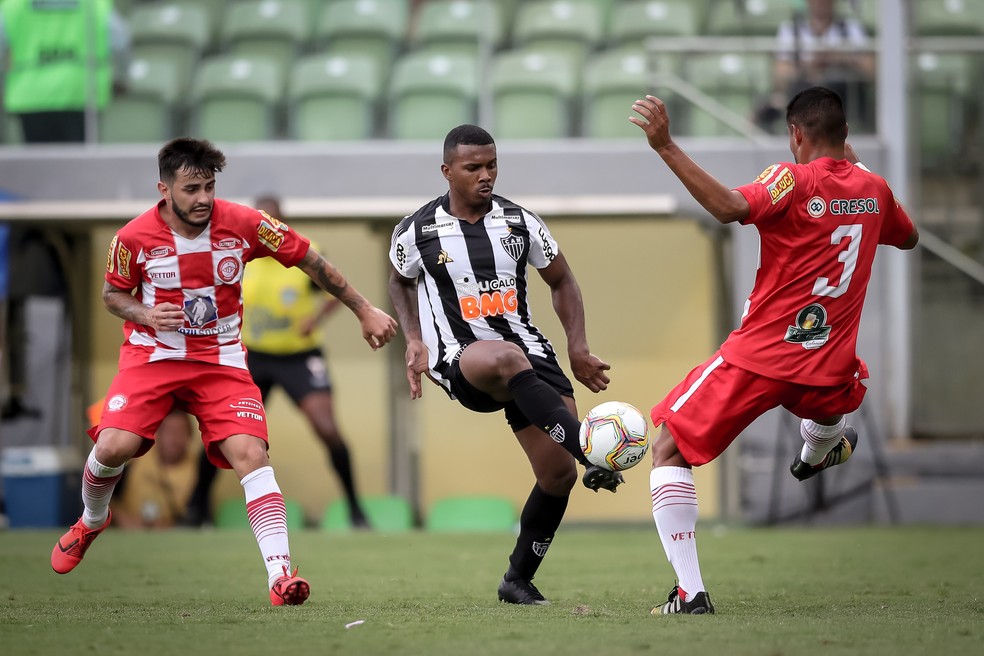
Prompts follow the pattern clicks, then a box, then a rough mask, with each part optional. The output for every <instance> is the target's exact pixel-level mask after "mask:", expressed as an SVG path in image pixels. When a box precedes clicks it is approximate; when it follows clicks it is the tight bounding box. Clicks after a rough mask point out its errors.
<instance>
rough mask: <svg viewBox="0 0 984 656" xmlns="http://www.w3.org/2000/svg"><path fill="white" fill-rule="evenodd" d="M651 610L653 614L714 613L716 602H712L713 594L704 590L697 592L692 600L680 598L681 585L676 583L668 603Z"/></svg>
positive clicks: (667, 600) (667, 599)
mask: <svg viewBox="0 0 984 656" xmlns="http://www.w3.org/2000/svg"><path fill="white" fill-rule="evenodd" d="M649 612H650V614H652V615H704V614H706V613H710V614H712V615H713V614H714V604H712V603H711V595H709V594H708V593H707V592H704V591H701V592H698V593H697V594H695V595H694V596H693V599H691V600H690V601H684V600H683V599H681V598H680V586H678V585H674V586H673V589H672V590H670V595H669V596H668V597H667V598H666V603H665V604H663V605H662V606H657V607H656V608H654V609H652V610H651V611H649Z"/></svg>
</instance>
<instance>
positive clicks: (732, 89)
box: [683, 53, 772, 136]
mask: <svg viewBox="0 0 984 656" xmlns="http://www.w3.org/2000/svg"><path fill="white" fill-rule="evenodd" d="M771 72H772V58H771V57H770V56H769V55H768V54H765V53H720V54H695V55H691V56H689V57H687V58H686V59H685V60H684V62H683V77H684V79H686V80H688V81H690V82H691V83H692V84H693V85H694V86H696V87H697V88H698V89H700V90H702V91H703V92H705V93H706V94H707V95H708V96H710V97H711V98H712V99H713V100H715V101H717V102H718V103H720V104H721V105H723V106H724V108H726V109H728V110H730V111H731V112H732V114H733V115H735V116H737V117H739V118H743V119H746V120H749V121H750V120H751V119H752V116H753V114H754V112H755V108H756V107H757V106H758V105H759V104H760V103H761V102H762V100H763V98H764V97H765V96H766V95H767V94H768V92H769V87H770V85H771V79H772V78H771ZM685 116H686V118H685V119H684V125H685V132H686V133H687V134H691V135H694V136H736V135H739V134H740V133H739V132H737V131H736V130H735V129H734V128H732V127H731V126H729V125H727V124H725V123H723V122H722V121H720V120H719V119H718V118H717V117H715V116H714V115H712V114H711V113H709V112H707V111H704V110H703V109H701V108H699V107H696V106H694V107H692V108H688V111H687V112H686V113H685Z"/></svg>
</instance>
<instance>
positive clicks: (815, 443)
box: [800, 417, 847, 465]
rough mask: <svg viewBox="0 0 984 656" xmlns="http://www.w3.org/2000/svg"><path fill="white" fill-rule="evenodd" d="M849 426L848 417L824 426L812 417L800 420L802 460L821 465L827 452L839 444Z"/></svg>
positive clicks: (809, 463)
mask: <svg viewBox="0 0 984 656" xmlns="http://www.w3.org/2000/svg"><path fill="white" fill-rule="evenodd" d="M846 426H847V417H841V420H840V421H839V422H837V423H836V424H834V425H833V426H824V425H823V424H818V423H817V422H815V421H812V420H810V419H804V420H803V421H801V422H800V435H802V436H803V448H802V449H801V450H800V460H802V461H803V462H805V463H806V464H808V465H819V464H820V463H821V462H823V459H824V458H826V457H827V454H828V453H829V452H830V450H831V449H833V448H834V447H835V446H837V443H838V442H840V438H841V436H842V435H843V434H844V428H845V427H846Z"/></svg>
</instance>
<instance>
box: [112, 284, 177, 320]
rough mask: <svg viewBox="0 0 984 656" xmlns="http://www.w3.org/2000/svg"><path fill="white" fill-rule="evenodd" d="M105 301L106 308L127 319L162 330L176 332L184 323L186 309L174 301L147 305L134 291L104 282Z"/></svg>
mask: <svg viewBox="0 0 984 656" xmlns="http://www.w3.org/2000/svg"><path fill="white" fill-rule="evenodd" d="M102 297H103V303H105V305H106V309H107V310H109V311H110V312H112V313H113V314H115V315H116V316H118V317H119V318H120V319H123V320H125V321H132V322H133V323H139V324H141V325H144V326H150V327H151V328H153V329H154V330H159V331H161V332H174V331H175V330H177V329H178V328H180V327H181V326H183V325H184V318H185V317H184V311H183V310H182V309H181V306H180V305H175V304H174V303H160V304H158V305H155V306H154V307H147V306H146V305H144V304H143V303H141V302H140V301H138V300H137V299H136V297H134V295H133V292H132V291H127V290H125V289H120V288H119V287H115V286H113V285H111V284H109V283H108V282H107V283H103V292H102Z"/></svg>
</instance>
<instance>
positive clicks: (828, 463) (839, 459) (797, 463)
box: [789, 426, 858, 481]
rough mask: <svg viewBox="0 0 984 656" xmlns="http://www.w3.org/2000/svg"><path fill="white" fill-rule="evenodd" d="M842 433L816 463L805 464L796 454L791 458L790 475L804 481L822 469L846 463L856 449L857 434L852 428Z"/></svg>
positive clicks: (849, 427) (847, 427) (848, 427)
mask: <svg viewBox="0 0 984 656" xmlns="http://www.w3.org/2000/svg"><path fill="white" fill-rule="evenodd" d="M843 431H844V432H843V434H842V435H839V437H838V438H837V442H836V444H834V446H833V448H832V449H830V451H828V452H827V453H826V455H823V456H822V458H820V459H818V460H817V461H816V462H814V463H810V462H806V461H804V459H803V454H802V453H800V454H798V455H797V456H796V457H795V458H793V462H792V464H791V465H790V466H789V471H790V473H792V475H793V476H794V477H796V479H797V480H800V481H805V480H806V479H808V478H812V477H814V476H816V475H817V474H819V473H820V472H822V471H823V470H824V469H829V468H830V467H835V466H837V465H840V464H842V463H844V462H847V460H848V458H850V457H851V455H852V454H853V453H854V450H855V449H857V447H858V432H857V431H856V430H855V429H854V427H853V426H846V427H844V429H843ZM805 448H806V447H804V450H805Z"/></svg>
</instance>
